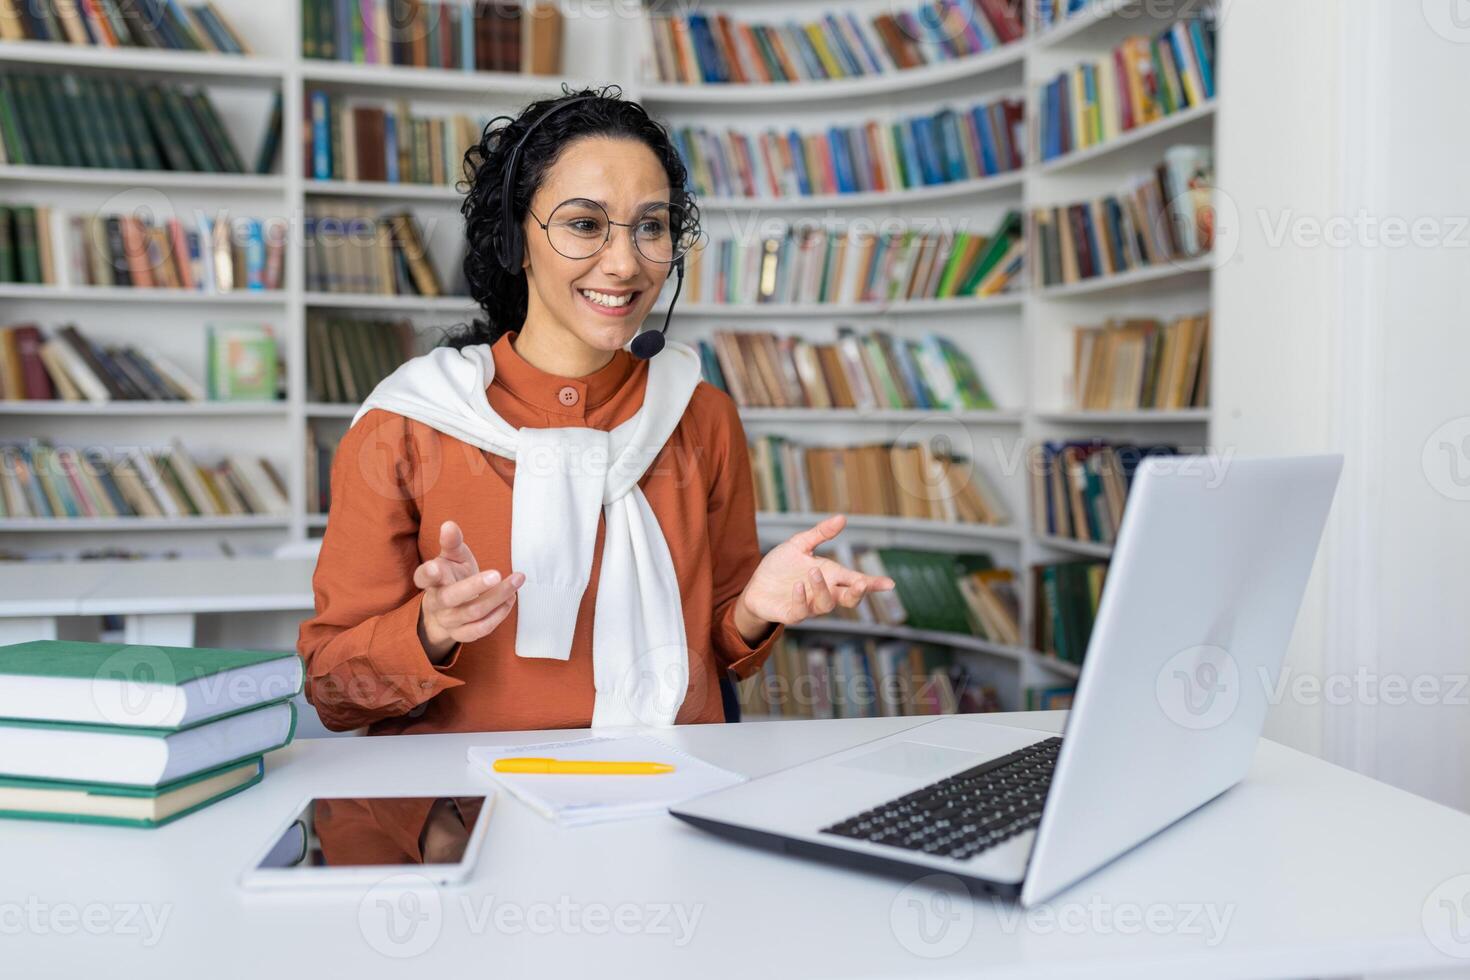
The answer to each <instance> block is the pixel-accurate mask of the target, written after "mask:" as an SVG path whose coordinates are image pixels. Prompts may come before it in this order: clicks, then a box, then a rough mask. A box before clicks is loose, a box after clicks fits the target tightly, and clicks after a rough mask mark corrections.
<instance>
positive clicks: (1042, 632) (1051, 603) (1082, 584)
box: [1031, 559, 1108, 664]
mask: <svg viewBox="0 0 1470 980" xmlns="http://www.w3.org/2000/svg"><path fill="white" fill-rule="evenodd" d="M1107 571H1108V563H1107V562H1105V561H1098V560H1092V559H1080V560H1077V561H1062V562H1053V563H1051V564H1045V565H1033V566H1031V582H1032V589H1033V594H1034V595H1035V596H1036V620H1035V623H1034V624H1033V625H1034V635H1033V637H1032V639H1033V642H1034V644H1035V649H1037V650H1039V651H1041V652H1042V653H1047V654H1051V655H1052V656H1054V657H1057V658H1058V659H1060V660H1064V661H1066V662H1067V663H1072V664H1080V663H1082V659H1083V655H1084V654H1085V653H1086V652H1087V641H1088V639H1089V638H1090V637H1091V636H1092V624H1093V621H1094V620H1095V619H1096V618H1097V606H1098V603H1099V602H1100V601H1101V600H1102V590H1103V580H1104V579H1105V578H1106V577H1107Z"/></svg>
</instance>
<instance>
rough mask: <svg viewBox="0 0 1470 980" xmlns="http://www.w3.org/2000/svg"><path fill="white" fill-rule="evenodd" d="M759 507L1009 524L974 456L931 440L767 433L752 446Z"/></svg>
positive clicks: (1006, 515) (998, 500)
mask: <svg viewBox="0 0 1470 980" xmlns="http://www.w3.org/2000/svg"><path fill="white" fill-rule="evenodd" d="M750 461H751V469H752V475H753V477H754V480H755V488H756V506H757V509H758V510H760V511H763V512H767V513H783V512H796V513H823V512H841V513H848V514H874V515H888V516H892V517H898V518H906V519H910V520H929V521H945V522H949V523H953V524H989V525H1001V524H1005V523H1007V522H1008V521H1009V519H1010V518H1009V514H1008V512H1007V509H1006V506H1005V504H1004V503H1003V502H1002V501H1001V499H1000V497H999V495H998V494H997V493H996V492H995V489H994V488H993V487H992V486H991V485H990V483H989V480H988V479H987V478H986V477H985V475H984V473H983V472H982V471H981V470H980V469H979V468H978V467H976V466H975V465H974V464H973V463H971V461H970V460H968V459H964V458H961V457H956V456H952V455H945V454H937V453H935V452H934V451H933V450H932V448H931V447H930V446H929V444H928V443H925V442H920V443H916V444H912V445H908V444H894V443H875V444H868V445H858V446H810V445H802V444H799V443H795V442H792V441H791V440H789V439H786V438H785V437H783V436H775V435H772V436H764V437H762V438H760V439H757V440H755V441H754V443H752V445H751V447H750Z"/></svg>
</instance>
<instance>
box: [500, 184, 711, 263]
mask: <svg viewBox="0 0 1470 980" xmlns="http://www.w3.org/2000/svg"><path fill="white" fill-rule="evenodd" d="M526 210H527V211H528V212H529V213H530V215H531V217H532V218H533V219H535V221H536V223H537V224H538V225H540V226H541V228H542V230H544V231H545V232H546V239H547V241H549V242H550V243H551V247H552V248H554V249H556V251H557V253H558V254H560V255H564V256H566V257H567V258H569V259H590V258H592V256H594V255H596V254H597V253H598V252H600V251H602V249H603V246H605V245H607V243H608V242H609V241H611V240H612V226H613V225H618V226H620V227H623V228H627V229H629V232H630V234H632V236H633V247H634V248H636V249H637V250H638V254H639V255H641V256H643V257H644V258H645V259H647V260H648V261H650V262H674V261H676V260H678V259H679V258H680V257H681V256H683V255H684V253H686V252H688V251H689V247H690V246H691V245H692V244H693V241H692V239H691V238H690V236H689V235H687V234H686V233H685V231H684V229H686V228H687V227H688V223H687V222H686V221H685V220H684V209H683V208H681V207H680V206H679V205H677V204H666V203H659V204H652V205H649V206H648V207H646V208H644V209H643V211H642V213H640V214H639V215H638V217H637V218H636V219H634V220H633V221H629V222H623V221H614V220H612V219H611V218H610V217H608V214H607V210H606V209H605V208H604V207H603V206H602V205H601V204H598V203H597V202H596V201H591V200H588V199H587V198H584V197H574V198H572V199H571V200H568V201H563V202H561V203H560V204H558V205H557V206H556V208H555V209H554V210H552V212H551V216H550V217H548V218H547V219H546V220H545V221H542V220H541V219H540V218H539V217H537V216H536V212H534V211H531V209H530V208H527V209H526Z"/></svg>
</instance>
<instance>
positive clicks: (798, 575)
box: [735, 514, 893, 640]
mask: <svg viewBox="0 0 1470 980" xmlns="http://www.w3.org/2000/svg"><path fill="white" fill-rule="evenodd" d="M846 523H847V518H846V517H844V516H843V515H841V514H833V515H832V516H831V517H828V518H826V519H824V520H821V521H818V522H817V523H816V524H815V525H813V526H812V527H810V528H807V529H806V530H805V531H798V532H797V533H796V534H793V535H792V536H791V537H789V538H787V539H786V540H785V541H783V542H782V543H781V544H779V545H777V546H776V547H775V548H772V549H771V550H770V551H769V552H767V553H766V556H765V558H763V559H761V563H760V565H759V566H757V567H756V570H755V574H753V575H752V576H751V577H750V581H749V582H748V583H747V584H746V586H745V591H743V592H741V593H740V599H739V600H738V601H737V603H736V606H735V617H736V620H735V621H736V626H737V627H738V628H739V629H740V632H741V634H742V635H744V636H745V637H746V639H747V640H750V639H752V638H754V637H758V636H760V634H761V633H763V632H764V631H765V628H766V625H767V624H769V623H785V624H787V625H791V624H792V623H799V622H801V621H802V620H804V619H806V618H807V617H809V616H820V615H822V614H823V613H828V612H831V611H832V610H833V609H834V608H836V607H837V606H838V605H839V604H840V605H844V606H848V607H852V606H856V605H857V604H858V603H859V602H860V601H862V598H863V596H865V595H867V594H868V593H869V592H874V591H876V592H885V591H887V590H889V589H891V588H893V579H891V578H889V577H888V576H886V575H883V576H873V575H864V574H863V573H862V572H857V571H854V570H852V569H850V568H844V567H843V566H841V565H839V564H837V563H836V562H835V561H832V560H831V559H830V558H821V557H818V556H816V555H813V554H812V550H813V549H814V548H816V547H817V546H818V545H820V544H822V543H823V542H825V541H830V540H831V539H833V538H835V537H837V535H838V533H839V532H841V530H842V528H843V526H844V525H845V524H846Z"/></svg>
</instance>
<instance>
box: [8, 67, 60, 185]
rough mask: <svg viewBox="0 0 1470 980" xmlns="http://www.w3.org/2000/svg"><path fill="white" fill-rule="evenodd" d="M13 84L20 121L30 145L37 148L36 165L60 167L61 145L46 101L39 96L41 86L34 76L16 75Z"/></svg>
mask: <svg viewBox="0 0 1470 980" xmlns="http://www.w3.org/2000/svg"><path fill="white" fill-rule="evenodd" d="M14 77H15V83H16V87H17V89H18V90H19V91H20V93H21V106H22V116H21V118H22V121H23V124H24V125H25V127H26V133H27V134H28V135H30V136H31V137H32V145H33V146H35V147H36V148H37V152H38V155H39V158H38V159H37V161H36V162H37V163H40V164H44V165H46V166H52V167H55V166H60V165H61V162H62V159H63V155H62V152H61V143H60V141H59V140H58V139H57V136H56V128H55V126H53V125H52V122H51V112H50V110H49V109H47V107H46V100H45V98H44V97H43V96H42V95H41V85H40V83H39V81H38V80H37V78H36V77H35V76H34V75H16V76H14Z"/></svg>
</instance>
